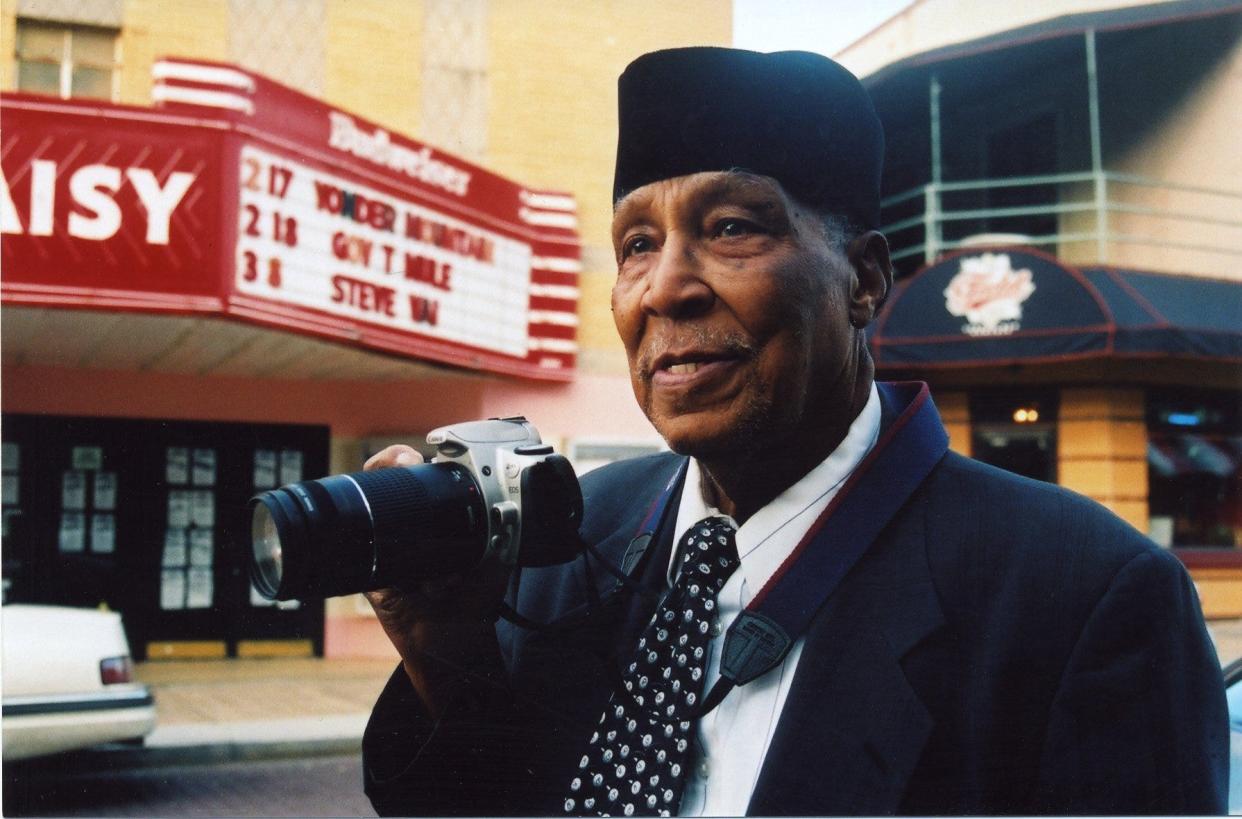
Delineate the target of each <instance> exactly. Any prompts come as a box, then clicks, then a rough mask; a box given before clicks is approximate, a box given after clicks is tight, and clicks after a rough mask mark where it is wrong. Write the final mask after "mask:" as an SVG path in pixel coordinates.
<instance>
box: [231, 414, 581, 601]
mask: <svg viewBox="0 0 1242 819" xmlns="http://www.w3.org/2000/svg"><path fill="white" fill-rule="evenodd" d="M427 443H429V444H432V445H434V446H435V447H436V450H437V453H436V457H435V458H434V459H433V460H432V463H429V464H419V465H417V466H407V467H394V468H390V469H378V470H374V471H371V472H354V473H351V474H348V475H333V476H331V477H327V478H322V479H320V480H317V481H303V482H301V483H294V484H289V485H287V486H282V487H280V488H279V489H274V490H272V491H270V492H264V493H262V494H260V495H257V496H255V497H254V498H252V499H251V501H250V509H251V537H250V541H251V550H250V555H251V565H250V575H251V580H252V581H253V583H254V585H255V588H256V589H258V590H259V593H260V594H262V595H263V596H264V597H267V598H268V599H272V600H305V599H316V598H321V597H334V596H337V595H342V594H353V593H355V592H361V591H371V590H373V589H382V588H390V587H396V588H403V587H408V586H410V585H411V584H412V583H414V582H417V581H420V580H425V579H429V578H433V577H438V576H442V575H445V574H451V573H459V572H467V571H470V570H471V569H473V568H474V567H475V566H477V565H479V563H481V562H483V561H484V560H498V561H501V562H503V563H505V564H507V565H521V566H550V565H553V564H556V563H564V562H566V561H568V560H571V559H573V558H574V557H575V556H576V555H577V554H578V553H579V551H580V549H581V539H580V537H579V535H578V527H579V526H580V525H581V523H582V491H581V489H580V488H579V486H578V479H577V477H576V476H575V475H574V472H573V468H572V467H571V466H570V464H569V461H567V460H566V459H565V458H564V457H562V456H560V455H557V454H555V453H554V452H553V451H552V447H551V446H549V445H547V444H544V443H543V441H542V440H541V439H540V437H539V432H538V430H536V429H535V427H534V426H533V425H532V424H531V423H530V422H529V421H527V420H526V419H525V418H521V417H516V418H495V419H491V420H487V421H469V422H465V423H460V424H452V425H450V426H446V427H441V428H439V429H436V430H433V431H432V432H431V433H430V434H429V435H428V436H427Z"/></svg>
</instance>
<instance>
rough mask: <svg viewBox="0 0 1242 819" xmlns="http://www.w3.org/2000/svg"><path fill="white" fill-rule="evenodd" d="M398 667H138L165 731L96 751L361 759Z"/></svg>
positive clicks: (223, 663) (1239, 644)
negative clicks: (377, 706)
mask: <svg viewBox="0 0 1242 819" xmlns="http://www.w3.org/2000/svg"><path fill="white" fill-rule="evenodd" d="M1208 630H1209V631H1210V632H1211V634H1212V639H1213V641H1214V642H1215V643H1216V647H1217V653H1218V654H1219V656H1220V658H1221V661H1222V665H1223V664H1226V663H1228V662H1229V661H1231V660H1234V659H1238V658H1239V657H1242V620H1217V621H1214V622H1211V623H1209V624H1208ZM394 666H395V661H391V660H325V659H320V658H315V659H237V660H198V661H157V662H146V663H139V664H138V666H137V669H136V671H137V676H138V678H139V679H140V680H142V682H144V683H146V684H147V685H148V686H149V687H150V688H151V689H152V691H153V693H154V694H155V700H156V709H157V712H158V724H157V727H156V729H155V731H154V732H153V733H151V734H150V735H149V736H148V737H147V739H146V742H145V743H143V745H142V746H141V747H139V746H130V745H113V746H109V747H108V748H107V749H106V751H100V752H98V753H104V754H106V755H107V761H108V765H109V767H116V768H126V767H145V766H157V765H181V764H196V763H218V762H230V761H238V760H248V759H258V758H282V757H299V756H329V755H341V754H354V753H357V752H358V750H359V748H360V745H361V740H362V732H363V729H364V728H365V727H366V722H367V716H368V714H369V713H370V710H371V706H372V705H373V704H374V702H375V699H376V697H378V696H379V693H380V691H381V689H382V688H383V686H384V683H385V682H386V680H387V679H388V676H389V674H391V673H392V669H393V668H394ZM90 756H95V754H91V755H90ZM96 762H98V758H96ZM90 764H95V763H90Z"/></svg>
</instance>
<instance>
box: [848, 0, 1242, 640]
mask: <svg viewBox="0 0 1242 819" xmlns="http://www.w3.org/2000/svg"><path fill="white" fill-rule="evenodd" d="M1240 35H1242V4H1239V3H1236V2H1211V1H1205V0H1182V2H1165V3H1132V2H1129V3H1127V2H1090V0H1062V1H1061V2H1046V3H1038V4H1026V5H1021V4H1018V5H1015V4H996V3H986V2H981V1H980V2H976V0H916V2H914V3H912V4H910V5H909V6H908V7H907V8H905V9H904V10H903V11H901V12H900V13H898V14H897V15H896V16H894V17H893V18H891V19H889V20H888V21H886V22H885V23H883V24H882V25H880V26H879V27H877V28H876V29H875V30H873V31H871V32H870V33H868V34H867V35H866V36H865V37H863V38H862V39H860V40H859V41H857V42H856V43H854V44H852V45H851V46H849V47H848V48H846V49H845V50H844V51H842V52H841V53H840V54H838V55H837V57H838V59H840V60H841V61H842V62H843V63H844V64H846V65H847V66H849V67H850V68H852V69H853V70H855V71H856V72H857V73H858V74H859V75H860V76H862V77H864V83H865V84H866V85H867V86H868V88H869V90H870V91H871V94H872V96H873V98H874V99H875V101H876V105H877V109H878V110H879V113H880V116H881V119H882V120H883V121H884V126H885V131H886V135H887V139H888V149H887V156H886V170H885V179H884V186H885V190H884V195H885V202H884V219H883V221H884V222H885V223H886V227H885V232H886V233H887V234H888V236H889V239H890V242H891V243H892V244H893V247H894V250H895V258H896V259H897V265H898V269H899V276H900V285H899V289H898V291H897V293H896V294H895V295H894V297H893V299H891V300H890V304H889V306H888V307H887V308H886V310H887V312H886V314H885V315H884V317H882V319H881V322H880V324H879V326H878V329H877V330H876V332H875V334H874V335H873V339H872V341H873V349H874V350H875V351H876V354H877V359H878V361H879V367H880V371H881V374H882V375H887V376H889V377H914V378H921V379H925V380H927V381H929V382H930V383H931V384H932V386H933V391H934V394H935V396H936V399H937V402H938V404H939V405H940V407H941V410H942V412H943V413H944V415H945V417H946V419H947V420H948V422H949V425H950V428H951V431H952V438H953V445H954V447H955V448H956V449H958V450H960V451H963V452H966V453H968V454H972V455H973V456H974V457H978V458H981V459H982V460H986V461H991V462H994V463H997V464H1000V465H1002V466H1006V467H1008V468H1011V469H1013V470H1015V471H1019V472H1024V473H1026V474H1029V475H1031V476H1033V477H1037V478H1041V479H1044V480H1050V481H1055V482H1058V483H1060V484H1062V485H1065V486H1067V487H1069V488H1071V489H1075V490H1077V491H1079V492H1083V493H1084V494H1087V495H1089V496H1091V497H1093V498H1095V499H1097V500H1099V501H1100V502H1101V503H1103V504H1105V505H1106V506H1109V507H1110V508H1111V509H1113V510H1114V511H1115V512H1116V513H1117V514H1118V515H1120V516H1121V517H1123V518H1125V519H1126V520H1127V521H1129V522H1130V523H1132V524H1133V525H1135V526H1136V527H1138V528H1139V529H1140V530H1143V531H1147V532H1148V533H1149V534H1150V535H1151V536H1152V537H1153V538H1154V539H1155V540H1157V542H1160V543H1162V544H1163V545H1165V546H1168V547H1171V548H1173V549H1174V550H1175V552H1176V553H1177V554H1178V555H1179V556H1180V557H1182V559H1183V561H1184V562H1185V563H1186V564H1187V565H1188V566H1189V567H1190V568H1191V570H1192V573H1193V575H1194V577H1195V579H1196V581H1197V583H1198V585H1199V588H1200V591H1201V593H1202V596H1203V600H1204V604H1205V608H1206V610H1207V612H1208V614H1209V616H1236V615H1238V614H1240V613H1242V582H1240V580H1242V553H1240V552H1239V551H1238V548H1239V547H1242V480H1240V472H1239V464H1240V463H1242V437H1240V435H1242V412H1240V409H1242V393H1240V392H1239V373H1240V372H1242V344H1240V343H1239V340H1240V339H1242V273H1240V272H1239V271H1240V270H1242V268H1240V266H1239V263H1240V262H1242V152H1240V151H1238V150H1237V148H1236V145H1237V135H1238V133H1239V129H1240V128H1242V36H1240Z"/></svg>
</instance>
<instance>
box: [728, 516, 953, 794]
mask: <svg viewBox="0 0 1242 819" xmlns="http://www.w3.org/2000/svg"><path fill="white" fill-rule="evenodd" d="M912 506H913V507H914V508H910V507H908V508H907V509H906V510H905V511H904V512H903V514H901V515H899V516H898V518H897V519H895V520H894V521H893V523H892V524H890V526H889V527H888V528H887V529H886V531H885V533H884V534H882V535H881V536H880V538H879V539H878V540H877V541H876V542H875V543H874V544H872V547H871V549H870V550H869V551H868V553H867V554H866V555H864V557H863V558H862V560H861V561H860V562H859V563H858V565H857V566H855V568H854V570H853V571H852V572H851V573H850V575H848V576H847V577H846V579H845V581H844V582H843V583H842V585H841V587H840V588H839V589H838V590H837V591H836V593H835V594H834V595H833V596H832V597H831V598H830V599H829V600H828V602H827V603H826V604H825V606H824V608H823V610H822V611H821V612H820V614H818V615H817V616H816V618H815V619H814V620H813V621H812V624H811V627H810V629H809V630H808V632H807V635H806V643H805V644H804V647H803V651H802V656H801V658H800V660H799V662H798V669H797V672H796V675H795V677H794V680H793V684H792V686H791V688H790V692H789V697H788V699H787V701H786V703H785V707H784V710H783V711H782V713H781V717H780V722H779V723H778V725H777V730H776V733H775V735H774V736H773V739H772V745H771V747H770V748H769V749H768V752H767V755H766V756H765V758H764V759H765V761H764V765H763V768H762V770H761V772H760V776H759V781H758V783H757V784H756V787H755V791H754V794H753V795H752V798H751V802H750V806H749V808H748V810H747V813H748V814H750V815H772V814H783V815H799V814H808V813H811V814H869V815H882V814H891V813H894V812H895V811H896V810H897V809H898V807H899V806H900V804H901V800H902V797H903V795H904V793H905V789H906V783H907V781H908V780H909V778H910V775H911V773H912V772H913V770H914V767H915V765H916V764H917V762H918V760H919V756H920V754H921V752H922V749H923V746H924V744H925V743H926V741H927V738H928V736H929V735H930V733H931V729H932V726H933V721H932V718H931V716H930V715H929V714H928V712H927V709H926V708H925V707H924V705H923V703H922V702H921V701H920V700H919V697H918V695H917V694H916V692H915V691H914V690H913V689H912V688H911V686H910V684H909V682H908V681H907V679H906V675H905V672H904V671H903V669H902V658H903V656H905V655H906V653H907V652H909V651H910V650H911V649H912V648H913V647H914V646H915V645H917V644H918V643H919V642H921V641H922V640H924V639H925V638H926V637H927V636H928V635H930V634H931V633H932V632H934V631H935V630H936V629H937V628H938V627H939V626H940V625H941V624H942V623H943V622H944V617H943V614H942V612H941V610H940V605H939V602H938V600H937V598H936V594H935V591H934V588H933V587H932V584H931V578H930V575H929V571H928V567H927V561H926V557H925V550H924V541H923V537H922V527H921V526H920V525H919V522H920V521H921V517H922V515H921V510H919V509H918V506H919V504H917V503H914V504H912Z"/></svg>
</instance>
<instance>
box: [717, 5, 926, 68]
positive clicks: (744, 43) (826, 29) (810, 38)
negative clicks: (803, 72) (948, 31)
mask: <svg viewBox="0 0 1242 819" xmlns="http://www.w3.org/2000/svg"><path fill="white" fill-rule="evenodd" d="M910 3H911V0H734V2H733V44H734V45H735V46H737V47H738V48H749V49H753V50H755V51H784V50H789V49H797V50H801V51H817V52H819V53H820V54H827V55H828V56H832V55H833V54H834V53H836V52H837V51H840V50H841V49H842V48H844V47H845V46H847V45H849V44H850V43H852V42H853V41H854V40H857V39H858V38H859V37H861V36H862V35H864V34H866V33H867V32H868V31H870V30H871V29H872V28H874V27H875V26H877V25H879V24H880V23H882V22H884V21H885V20H887V19H888V18H889V17H891V16H893V14H895V13H896V12H898V11H900V10H901V9H903V8H905V7H906V6H908V5H910Z"/></svg>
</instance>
